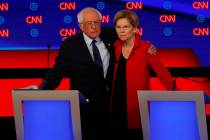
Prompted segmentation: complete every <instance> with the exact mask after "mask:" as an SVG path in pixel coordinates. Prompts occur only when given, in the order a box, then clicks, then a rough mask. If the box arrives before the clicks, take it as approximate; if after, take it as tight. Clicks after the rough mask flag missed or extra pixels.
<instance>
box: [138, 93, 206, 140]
mask: <svg viewBox="0 0 210 140" xmlns="http://www.w3.org/2000/svg"><path fill="white" fill-rule="evenodd" d="M138 100H139V108H140V115H141V123H142V130H143V136H144V140H208V135H207V125H206V116H205V104H204V93H203V92H202V91H138Z"/></svg>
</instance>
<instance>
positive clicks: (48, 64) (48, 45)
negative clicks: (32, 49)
mask: <svg viewBox="0 0 210 140" xmlns="http://www.w3.org/2000/svg"><path fill="white" fill-rule="evenodd" d="M47 68H48V69H49V68H50V43H48V44H47Z"/></svg>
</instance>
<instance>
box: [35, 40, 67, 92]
mask: <svg viewBox="0 0 210 140" xmlns="http://www.w3.org/2000/svg"><path fill="white" fill-rule="evenodd" d="M67 47H68V42H67V40H64V41H63V42H62V45H61V49H60V50H59V53H58V56H57V57H56V60H55V64H54V66H53V68H52V69H51V70H50V71H49V72H48V73H47V74H46V76H45V77H44V79H43V81H42V83H41V84H40V85H39V89H42V90H44V89H55V88H57V87H58V86H59V84H60V82H61V80H62V78H63V76H64V73H65V72H66V71H68V70H69V68H70V66H69V65H70V59H69V58H70V57H68V56H69V55H70V54H68V53H70V52H69V49H68V48H67Z"/></svg>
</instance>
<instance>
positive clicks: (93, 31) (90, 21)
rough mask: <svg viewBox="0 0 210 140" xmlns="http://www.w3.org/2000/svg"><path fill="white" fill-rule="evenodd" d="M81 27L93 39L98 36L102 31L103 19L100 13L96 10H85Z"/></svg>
mask: <svg viewBox="0 0 210 140" xmlns="http://www.w3.org/2000/svg"><path fill="white" fill-rule="evenodd" d="M79 27H80V29H81V30H82V31H83V32H84V33H85V34H86V35H87V36H88V37H90V38H91V39H95V38H97V37H98V36H99V35H100V33H101V21H100V18H99V15H98V13H97V12H95V11H87V12H85V13H84V14H83V21H82V23H79Z"/></svg>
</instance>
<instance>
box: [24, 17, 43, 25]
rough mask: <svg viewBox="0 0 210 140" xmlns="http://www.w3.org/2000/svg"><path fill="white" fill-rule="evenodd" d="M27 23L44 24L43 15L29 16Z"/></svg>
mask: <svg viewBox="0 0 210 140" xmlns="http://www.w3.org/2000/svg"><path fill="white" fill-rule="evenodd" d="M26 23H28V24H42V16H27V17H26Z"/></svg>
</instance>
